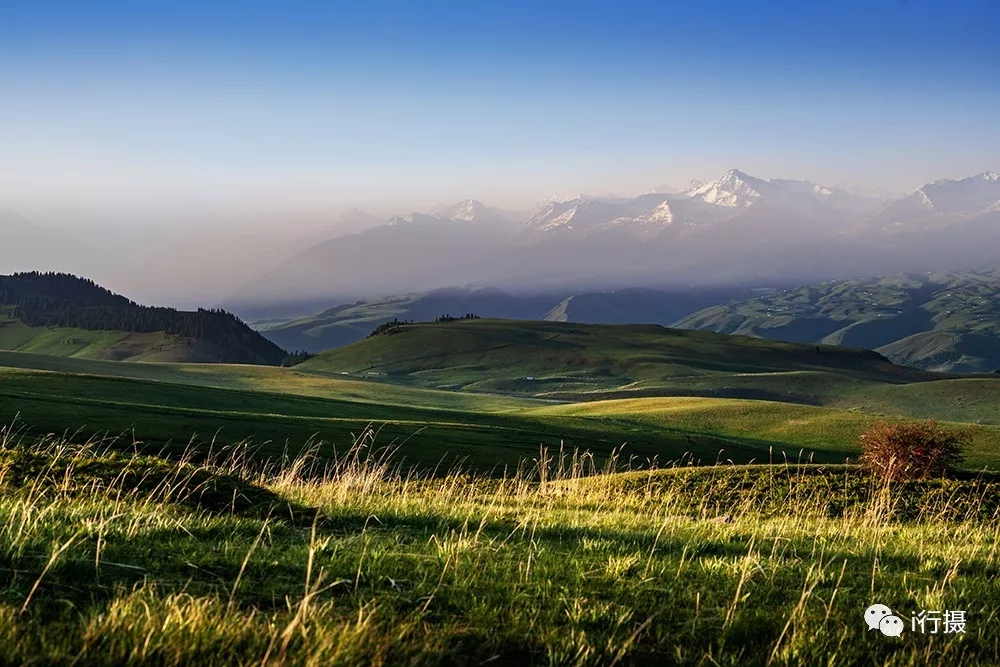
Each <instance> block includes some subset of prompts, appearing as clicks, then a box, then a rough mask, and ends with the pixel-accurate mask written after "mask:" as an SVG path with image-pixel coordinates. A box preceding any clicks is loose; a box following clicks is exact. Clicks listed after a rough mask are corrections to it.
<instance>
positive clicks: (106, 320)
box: [0, 272, 287, 365]
mask: <svg viewBox="0 0 1000 667" xmlns="http://www.w3.org/2000/svg"><path fill="white" fill-rule="evenodd" d="M0 349H5V350H16V351H24V352H36V353H40V354H47V355H55V356H66V357H81V358H88V359H109V360H115V361H123V360H133V361H201V362H228V363H246V364H269V365H277V364H280V363H282V361H283V360H284V359H285V358H286V356H287V353H286V352H285V351H284V350H282V349H281V348H279V347H278V346H277V345H275V344H274V343H272V342H271V341H269V340H267V339H266V338H264V337H263V336H261V335H260V334H258V333H257V332H255V331H253V330H252V329H251V328H250V327H248V326H247V325H246V324H244V323H243V322H242V321H240V320H239V319H238V318H236V317H235V316H233V315H231V314H229V313H226V312H224V311H221V310H198V311H195V312H185V311H178V310H174V309H172V308H154V307H149V306H140V305H138V304H136V303H133V302H132V301H130V300H129V299H127V298H125V297H123V296H120V295H118V294H114V293H112V292H110V291H108V290H106V289H104V288H102V287H99V286H98V285H96V284H95V283H93V282H92V281H89V280H85V279H83V278H77V277H76V276H72V275H68V274H60V273H37V272H36V273H20V274H15V275H11V276H0Z"/></svg>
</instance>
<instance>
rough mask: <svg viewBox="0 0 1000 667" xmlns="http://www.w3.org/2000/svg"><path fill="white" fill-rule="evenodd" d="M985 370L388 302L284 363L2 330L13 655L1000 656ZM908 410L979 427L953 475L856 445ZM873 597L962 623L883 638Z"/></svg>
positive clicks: (310, 658)
mask: <svg viewBox="0 0 1000 667" xmlns="http://www.w3.org/2000/svg"><path fill="white" fill-rule="evenodd" d="M996 398H1000V379H997V378H991V377H989V376H959V375H944V374H934V373H927V372H924V371H915V370H911V369H906V368H900V367H898V366H894V365H892V364H890V363H888V362H887V361H885V360H884V359H883V358H882V357H879V356H878V355H873V354H871V353H866V352H864V351H860V350H843V349H840V348H827V347H823V346H820V347H817V346H802V345H793V344H784V343H770V342H766V341H759V340H756V339H744V338H738V337H737V338H728V337H725V336H720V335H716V334H710V333H703V332H672V331H669V330H662V329H660V328H657V327H578V326H575V325H567V324H563V323H541V324H535V323H504V322H501V323H497V322H490V321H472V322H452V323H442V324H438V325H416V326H404V327H402V328H401V329H400V330H397V331H393V332H392V333H389V334H387V335H384V336H377V337H374V338H371V339H369V340H367V341H364V342H362V343H359V344H357V345H354V346H351V347H349V348H345V349H338V350H334V351H331V352H329V353H324V354H321V355H318V356H316V357H314V358H313V359H311V360H309V361H307V362H306V363H304V364H301V365H299V366H297V367H295V368H277V367H263V366H249V365H226V364H194V363H160V362H154V363H148V362H147V363H132V362H113V361H103V360H97V359H87V358H80V357H79V356H55V355H45V354H32V353H25V352H17V351H6V352H0V420H2V421H0V423H3V424H6V425H7V426H5V427H4V429H3V431H2V433H0V487H2V489H3V494H2V496H0V526H2V528H0V561H2V562H0V577H2V578H3V579H4V586H3V588H2V592H0V616H2V618H3V622H2V623H0V664H56V665H58V664H66V665H71V664H77V665H79V664H161V665H194V664H206V663H212V664H258V665H300V664H311V665H362V664H363V665H399V664H414V665H416V664H420V665H423V664H432V665H479V664H488V665H489V664H497V665H611V664H620V665H626V664H629V665H646V664H648V665H654V664H656V665H659V664H679V665H816V664H826V665H841V664H848V665H853V664H892V665H914V666H915V665H926V664H995V663H996V662H998V659H1000V658H998V653H997V646H998V644H997V637H998V636H1000V635H998V634H997V631H996V628H995V626H996V621H997V619H996V612H995V610H994V609H993V608H992V604H991V603H992V601H995V600H996V599H997V597H998V595H1000V589H998V588H997V583H996V582H997V581H998V577H997V573H998V572H1000V561H998V555H997V550H996V544H997V543H998V542H1000V540H998V538H1000V535H998V534H997V526H998V525H1000V523H998V521H997V519H998V518H1000V490H998V489H1000V485H997V483H996V482H997V473H995V472H993V471H997V470H998V469H1000V415H998V413H997V405H998V403H997V401H996ZM924 418H935V419H937V420H940V421H943V422H946V425H947V426H950V427H954V428H962V429H967V430H969V432H970V434H971V444H970V446H969V449H968V451H967V452H966V454H967V458H966V461H965V464H964V469H963V470H962V471H959V472H958V473H956V475H954V476H953V477H952V478H949V479H945V480H932V481H926V482H907V483H892V484H888V483H885V482H882V481H880V480H878V479H875V478H872V477H870V476H869V475H868V474H867V473H865V472H864V471H862V470H861V469H860V468H859V467H858V466H857V465H855V464H853V462H854V461H856V460H857V456H858V454H859V448H858V436H859V435H860V434H861V433H862V432H863V431H864V430H865V429H867V428H868V427H870V426H871V425H873V424H874V423H876V422H877V421H881V420H890V421H893V420H911V419H924ZM767 464H770V465H767ZM957 535H961V539H956V536H957ZM876 600H877V601H879V602H881V603H883V604H887V605H889V606H890V607H892V608H893V609H894V610H896V611H897V613H899V614H901V615H905V620H907V622H909V615H908V614H910V613H916V612H918V611H920V610H945V609H962V610H965V611H966V613H967V616H968V619H969V620H968V627H967V630H966V632H965V633H961V634H948V635H945V634H940V635H935V636H930V635H927V636H925V635H920V634H918V633H913V632H912V631H911V632H907V633H905V634H904V635H903V636H902V637H900V638H889V637H884V636H882V635H881V634H880V633H878V632H877V631H875V632H869V631H867V628H866V626H865V625H864V621H863V612H864V610H865V609H866V608H867V607H868V606H869V605H870V604H871V603H872V602H873V601H876Z"/></svg>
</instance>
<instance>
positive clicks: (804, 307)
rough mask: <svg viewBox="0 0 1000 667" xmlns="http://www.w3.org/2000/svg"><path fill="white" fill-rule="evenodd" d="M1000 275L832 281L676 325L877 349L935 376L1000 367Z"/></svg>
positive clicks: (994, 272)
mask: <svg viewBox="0 0 1000 667" xmlns="http://www.w3.org/2000/svg"><path fill="white" fill-rule="evenodd" d="M998 293H1000V269H992V270H983V271H965V272H947V273H926V274H922V275H897V276H891V277H886V278H866V279H860V280H847V281H832V282H826V283H821V284H818V285H812V286H808V287H801V288H797V289H786V290H781V291H775V292H772V293H770V294H767V295H764V296H760V297H757V298H754V299H750V300H747V301H741V302H737V303H732V304H728V305H721V306H713V307H710V308H707V309H705V310H702V311H699V312H697V313H694V314H692V315H689V316H688V317H685V318H683V319H681V320H680V321H679V322H677V323H676V324H677V326H680V327H684V328H690V329H699V330H706V331H714V332H717V333H726V334H739V335H747V336H759V337H762V338H767V339H772V340H787V341H796V342H803V343H822V344H829V345H845V346H849V347H862V348H867V349H872V350H875V351H877V352H880V353H882V354H884V355H885V356H886V357H888V358H889V359H891V360H892V361H894V362H896V363H899V364H905V365H908V366H913V367H916V368H922V369H926V370H934V371H951V372H964V373H970V372H991V371H994V370H996V369H998V368H1000V301H997V299H996V295H997V294H998Z"/></svg>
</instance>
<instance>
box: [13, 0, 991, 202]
mask: <svg viewBox="0 0 1000 667" xmlns="http://www.w3.org/2000/svg"><path fill="white" fill-rule="evenodd" d="M998 34H1000V3H998V2H996V1H995V0H951V1H949V2H946V1H944V0H907V1H900V0H836V1H828V2H813V1H811V0H797V1H796V2H785V1H777V2H756V3H755V2H740V1H735V0H715V1H713V2H683V3H674V2H664V1H661V2H636V1H628V0H619V1H617V2H581V1H578V2H572V3H569V2H567V3H563V2H542V1H537V0H536V1H535V2H520V1H519V0H514V1H507V2H492V1H473V0H467V1H466V2H418V1H416V0H411V1H410V2H392V1H382V2H376V1H372V2H363V3H361V2H359V3H339V2H297V1H295V0H283V1H280V2H279V1H277V0H274V1H271V2H253V1H250V0H244V1H241V2H226V1H215V2H187V1H176V0H175V1H173V2H169V3H167V2H153V1H138V0H137V1H132V2H101V1H99V0H88V1H87V2H80V1H79V0H23V1H17V0H13V1H8V2H3V3H0V91H3V92H2V93H0V147H2V150H0V208H3V207H4V203H5V200H6V201H9V202H12V203H13V204H15V205H16V204H18V203H20V204H23V205H29V206H30V203H31V202H38V201H40V200H43V199H44V200H47V201H51V200H53V199H59V198H62V199H65V200H66V201H81V202H89V203H90V204H91V205H95V206H101V205H111V204H117V205H122V204H123V203H127V202H132V203H133V204H134V205H136V206H141V205H143V203H144V202H149V203H154V202H155V203H163V202H174V203H177V202H185V201H192V202H200V201H213V202H233V201H239V200H248V201H249V200H255V201H256V200H258V199H259V200H261V201H263V200H268V201H272V202H280V201H289V200H293V201H298V202H308V203H310V204H312V205H316V206H325V205H331V206H332V205H339V204H345V205H346V204H354V205H362V206H369V207H376V208H377V207H379V206H383V207H394V206H403V205H404V204H406V205H409V204H413V205H416V204H417V203H419V202H431V201H447V200H449V199H455V198H461V197H477V198H480V199H484V200H487V201H495V202H497V203H501V204H509V205H521V204H527V203H528V202H531V201H535V200H537V199H539V198H544V197H546V196H549V195H551V194H567V193H575V192H579V191H587V192H592V193H601V192H608V191H618V192H638V191H642V190H648V189H649V188H652V187H654V186H658V185H665V184H669V185H676V186H684V185H686V184H687V181H688V180H689V179H691V178H699V179H703V180H704V179H709V178H712V177H714V176H715V175H717V173H719V172H721V171H723V170H724V169H726V168H729V167H739V168H741V169H743V170H745V171H748V172H751V173H754V174H757V175H760V176H763V177H782V176H784V177H804V178H810V179H814V180H820V181H824V182H828V183H837V182H842V181H846V180H856V181H864V182H871V183H873V184H875V185H878V186H881V187H886V188H892V189H899V190H903V189H909V188H912V187H915V186H916V185H919V184H920V183H921V182H923V181H926V180H930V179H933V178H939V177H951V176H962V175H967V174H971V173H976V172H980V171H984V170H986V169H1000V129H998V127H1000V124H998V122H997V110H998V109H1000V74H998V65H1000V40H998V39H997V38H996V35H998ZM25 202H27V204H25ZM8 207H9V206H8Z"/></svg>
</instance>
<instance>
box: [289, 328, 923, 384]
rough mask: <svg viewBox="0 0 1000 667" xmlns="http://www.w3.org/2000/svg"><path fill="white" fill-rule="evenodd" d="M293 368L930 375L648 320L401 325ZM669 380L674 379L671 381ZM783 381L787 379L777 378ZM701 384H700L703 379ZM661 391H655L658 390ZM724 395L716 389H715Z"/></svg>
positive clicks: (464, 374) (577, 380) (604, 375)
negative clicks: (646, 322) (639, 322)
mask: <svg viewBox="0 0 1000 667" xmlns="http://www.w3.org/2000/svg"><path fill="white" fill-rule="evenodd" d="M297 368H299V369H301V370H309V371H317V372H326V373H334V374H351V375H361V376H368V377H373V378H379V379H383V380H389V381H394V382H401V383H407V384H415V385H419V386H427V387H435V388H448V389H466V390H476V391H499V392H507V393H516V394H526V395H535V396H556V395H565V394H566V393H567V392H570V393H573V394H574V395H580V394H585V393H590V394H593V393H594V392H605V393H606V392H616V391H617V392H626V393H627V392H630V391H637V390H642V389H647V390H650V391H652V393H654V394H656V393H667V394H676V393H682V394H683V393H694V394H695V395H699V392H700V394H701V395H718V392H716V391H715V390H713V389H705V388H704V387H699V386H692V387H689V389H686V390H680V391H678V389H677V387H678V386H681V385H685V386H686V384H687V383H688V382H689V381H690V380H692V379H698V380H699V381H702V382H705V383H709V384H711V383H712V382H713V381H714V380H716V379H718V380H720V382H719V385H718V386H719V388H720V389H721V388H723V387H725V388H727V389H728V388H729V386H731V385H733V384H734V383H737V384H738V383H740V382H741V381H742V380H743V379H746V378H747V377H748V376H752V377H755V378H764V381H765V382H764V385H761V386H755V387H752V388H750V389H748V390H747V391H737V392H734V395H739V396H741V397H751V396H752V397H759V398H766V397H771V398H773V397H775V396H777V395H778V394H779V393H780V391H779V390H778V389H767V388H766V386H765V385H768V383H769V381H772V380H776V381H778V383H779V384H780V383H782V378H783V377H784V375H785V374H789V373H791V374H797V373H798V374H801V373H812V374H815V375H816V377H817V378H818V379H819V381H821V382H826V383H829V382H831V381H832V380H831V378H837V377H845V378H853V379H854V380H861V379H864V380H866V381H874V382H904V381H918V380H923V379H930V378H931V377H933V376H930V375H929V374H926V373H922V372H920V371H915V370H910V369H905V368H902V367H899V366H894V365H893V364H891V363H890V362H889V361H888V360H886V359H885V358H884V357H882V356H881V355H878V354H876V353H874V352H868V351H862V350H850V349H841V348H834V347H825V346H815V345H797V344H793V343H775V342H771V341H764V340H761V339H755V338H748V337H742V336H735V337H734V336H725V335H718V334H714V333H709V332H699V331H683V330H676V329H666V328H663V327H660V326H654V325H625V326H623V325H617V326H615V325H584V324H568V323H563V322H513V321H507V320H488V319H482V320H460V321H455V322H444V323H437V324H405V325H402V326H399V327H396V328H394V329H390V330H389V331H388V332H387V333H384V334H381V335H376V336H373V337H371V338H368V339H366V340H364V341H362V342H360V343H355V344H353V345H349V346H346V347H342V348H338V349H336V350H331V351H329V352H325V353H323V354H320V355H317V356H316V357H314V358H312V359H310V360H308V361H306V362H305V363H303V364H301V365H300V366H298V367H297ZM678 381H679V382H678ZM784 384H785V385H786V387H787V385H788V382H787V381H786V382H784ZM706 386H707V385H706ZM658 389H663V391H658ZM723 395H725V394H723Z"/></svg>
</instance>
